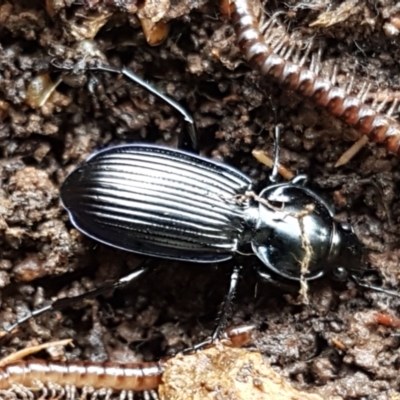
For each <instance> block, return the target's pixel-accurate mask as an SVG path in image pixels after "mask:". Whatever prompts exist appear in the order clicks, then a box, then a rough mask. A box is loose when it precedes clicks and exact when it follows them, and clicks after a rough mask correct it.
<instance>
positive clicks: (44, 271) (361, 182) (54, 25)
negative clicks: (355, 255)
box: [0, 0, 400, 399]
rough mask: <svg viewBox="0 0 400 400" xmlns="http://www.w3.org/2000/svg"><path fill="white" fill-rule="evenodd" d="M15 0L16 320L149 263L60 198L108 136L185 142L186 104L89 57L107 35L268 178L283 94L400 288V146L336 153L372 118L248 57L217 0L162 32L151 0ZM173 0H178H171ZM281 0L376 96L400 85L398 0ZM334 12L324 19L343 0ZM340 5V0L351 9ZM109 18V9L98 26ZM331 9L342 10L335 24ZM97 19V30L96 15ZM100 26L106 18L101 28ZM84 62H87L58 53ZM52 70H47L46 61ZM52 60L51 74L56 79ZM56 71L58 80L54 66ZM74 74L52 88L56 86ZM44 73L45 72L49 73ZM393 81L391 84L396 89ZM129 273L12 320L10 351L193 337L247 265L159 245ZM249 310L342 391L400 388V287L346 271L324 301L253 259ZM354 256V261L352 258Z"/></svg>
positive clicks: (174, 11)
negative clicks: (392, 321)
mask: <svg viewBox="0 0 400 400" xmlns="http://www.w3.org/2000/svg"><path fill="white" fill-rule="evenodd" d="M71 3H72V2H71V1H67V0H64V1H55V0H53V1H51V0H49V1H47V2H46V7H45V4H44V2H41V1H24V0H17V1H14V2H7V1H4V0H3V1H2V0H0V152H1V160H0V179H1V181H0V182H1V186H0V246H1V247H0V287H1V310H0V326H4V325H7V324H10V323H12V322H15V321H16V319H17V318H21V317H23V316H24V315H26V314H27V313H28V312H29V310H32V309H34V308H38V307H40V306H42V305H44V304H46V302H47V301H48V300H49V299H51V298H53V297H56V298H57V297H65V296H75V295H79V294H82V293H85V292H86V291H88V290H90V289H93V288H95V287H98V286H100V285H101V284H102V283H104V281H106V280H112V279H116V278H118V277H119V276H122V275H123V274H124V272H126V271H128V270H132V269H134V268H135V267H136V266H137V265H138V264H139V262H140V261H141V260H142V258H141V257H139V256H137V255H134V254H128V253H125V252H122V251H118V250H115V249H112V248H109V247H106V246H103V245H99V244H97V243H95V242H94V241H92V240H90V239H88V238H86V237H83V236H82V235H81V234H79V233H78V232H77V231H76V230H74V229H73V228H72V226H71V224H70V222H69V220H68V217H67V215H66V213H65V212H64V210H63V209H62V207H61V205H60V202H59V187H60V185H61V183H62V182H63V181H64V179H65V177H66V175H67V174H68V173H69V172H70V171H71V170H72V169H73V168H74V167H76V166H77V165H78V164H79V163H81V162H82V161H84V160H85V159H86V158H87V157H88V155H89V154H91V153H92V152H93V151H95V150H97V149H101V148H104V147H106V146H110V145H113V144H118V143H126V142H137V141H146V142H154V143H159V144H160V143H161V144H165V145H166V146H176V143H177V138H178V134H179V132H180V131H181V130H182V129H184V126H183V125H182V121H181V118H180V117H179V116H178V115H177V114H176V112H174V111H173V110H171V109H170V108H169V107H168V106H166V105H165V104H163V103H161V102H160V101H158V100H155V99H154V98H153V97H152V96H150V95H149V94H148V93H147V92H146V91H144V90H143V89H142V88H139V87H138V86H137V85H135V84H133V83H131V82H127V81H126V80H125V79H123V78H122V77H118V76H116V75H111V74H105V73H97V72H86V73H84V69H85V66H86V65H88V64H90V62H91V59H92V58H93V57H92V54H90V50H91V48H92V47H91V46H90V45H88V44H87V43H86V42H82V41H83V39H84V38H89V39H91V36H93V35H95V36H94V38H93V40H94V43H95V45H96V46H97V48H98V51H99V52H100V53H101V54H103V55H104V57H105V58H104V60H107V61H108V62H109V63H110V64H112V65H116V66H119V65H126V66H128V67H129V68H131V69H132V70H134V71H136V72H137V73H138V74H140V75H142V76H143V77H145V78H146V79H147V80H148V81H149V82H151V83H152V84H154V85H155V86H156V87H158V88H159V89H160V90H162V91H164V92H166V93H168V94H169V95H170V96H171V97H173V98H174V99H176V100H178V101H179V102H181V103H182V104H183V105H184V106H185V107H186V108H187V109H188V110H189V111H190V112H191V113H192V115H193V116H194V119H195V121H196V124H197V126H198V129H199V132H200V148H201V153H202V154H204V155H206V156H209V157H212V158H215V159H219V160H224V161H225V162H226V163H229V164H231V165H234V166H236V167H237V168H239V169H241V170H242V171H244V172H245V173H247V174H248V175H250V176H251V177H252V178H253V179H254V181H262V180H263V179H265V178H266V177H267V175H268V173H269V170H268V169H267V168H266V167H264V166H263V165H261V164H259V163H258V162H257V161H256V160H255V159H254V158H253V157H252V155H251V151H252V150H253V149H264V150H266V151H267V152H268V153H269V154H272V146H273V138H272V130H273V127H274V125H275V122H274V121H275V117H274V111H273V109H276V110H277V111H276V112H277V120H278V122H279V124H280V125H281V127H282V132H283V139H282V155H281V163H282V164H283V165H285V166H286V167H287V168H288V169H290V170H291V171H293V172H294V173H305V174H307V175H309V177H310V182H311V186H312V187H313V188H315V189H317V190H319V191H320V192H321V194H322V196H323V197H324V198H325V199H326V200H327V201H328V202H330V203H333V204H335V206H336V209H337V211H338V213H339V214H340V216H341V217H342V218H347V217H348V218H350V220H351V222H352V224H353V226H354V228H355V231H356V233H357V236H358V237H359V239H360V241H361V242H362V243H363V245H364V247H365V249H366V250H367V253H368V261H369V265H370V268H371V271H372V272H371V275H374V274H375V275H376V276H378V277H380V279H379V280H378V282H377V284H378V285H383V286H385V287H388V288H391V289H393V290H395V291H397V290H398V286H399V278H400V273H399V271H400V269H399V266H400V263H399V258H400V250H399V241H400V191H399V189H398V188H399V181H400V173H399V169H398V166H399V159H398V157H397V156H395V155H392V154H389V153H388V152H387V151H386V150H385V148H384V147H383V146H381V145H376V144H373V143H369V144H367V146H365V147H364V148H363V149H362V150H361V151H360V152H359V153H358V154H357V155H356V156H355V157H354V159H353V160H352V161H350V162H349V163H347V164H346V165H344V166H342V167H340V168H334V164H335V162H336V160H337V159H338V158H339V157H340V156H341V154H342V153H343V152H344V151H345V150H347V149H348V148H349V147H350V146H351V144H352V141H354V140H355V139H356V138H357V137H358V136H359V134H358V133H357V132H355V131H354V130H352V129H350V128H348V127H346V126H344V125H343V124H342V123H341V122H340V121H338V120H336V119H334V118H333V117H331V116H329V115H328V114H327V113H325V111H324V110H321V109H317V108H315V106H313V105H312V104H311V103H308V102H306V101H305V100H304V99H302V98H300V97H299V96H298V95H295V94H293V93H291V92H288V91H285V90H284V89H281V88H279V87H278V86H277V85H276V84H275V83H274V82H269V81H266V80H265V79H263V78H260V77H259V75H258V74H257V73H256V72H253V71H252V70H251V69H250V68H249V67H248V66H247V65H246V64H245V63H244V62H243V61H242V58H241V54H240V52H239V50H238V48H237V47H236V45H235V35H234V32H233V29H232V26H231V24H230V22H229V20H228V19H225V18H224V17H223V16H221V14H220V11H219V8H218V6H217V2H207V1H206V0H198V1H195V0H179V1H176V2H174V4H173V5H172V6H171V10H170V11H168V12H167V13H166V14H165V15H164V16H163V20H164V21H165V22H168V24H169V26H170V32H169V34H168V35H167V38H166V40H165V41H164V42H163V43H162V44H161V45H160V46H158V47H150V46H149V45H148V44H147V43H146V40H145V37H144V34H143V30H142V28H141V26H140V23H139V20H138V19H137V17H136V12H137V7H136V3H135V2H133V1H132V4H130V2H122V3H124V6H123V7H122V6H121V5H120V2H117V1H115V2H114V1H112V0H109V1H103V2H94V1H93V2H91V1H90V0H84V1H83V2H80V3H83V4H79V5H78V4H75V3H74V4H71ZM160 3H163V4H164V3H165V2H160ZM340 3H341V2H339V1H336V2H333V4H332V2H328V1H324V0H310V1H305V2H302V3H299V2H297V1H294V0H290V1H286V2H280V1H270V2H268V3H267V4H266V6H265V7H266V10H267V12H268V13H269V14H270V13H272V12H275V11H277V10H281V11H282V14H281V15H280V16H279V17H278V18H279V21H280V22H281V23H282V24H283V26H284V27H285V28H286V30H288V31H289V32H295V33H296V35H297V37H298V38H300V39H299V40H306V39H307V38H310V37H311V36H314V37H315V40H316V44H315V48H321V49H323V57H322V67H321V70H322V73H323V74H327V75H329V74H331V73H332V68H333V66H335V65H336V66H337V67H338V70H339V73H338V80H339V81H342V82H343V83H346V81H348V80H349V79H350V78H349V76H350V75H352V76H354V78H355V79H354V81H355V87H361V86H362V84H363V83H364V82H370V83H371V84H372V88H371V91H370V98H371V99H373V98H374V96H378V95H379V93H382V90H383V89H387V93H388V96H389V97H390V99H391V101H393V99H395V98H398V97H399V93H400V92H399V90H400V83H399V82H400V72H399V71H400V68H399V62H400V47H399V43H400V42H399V40H400V34H399V35H398V36H397V34H396V29H397V28H396V24H397V25H399V21H398V17H397V12H400V9H399V7H398V6H395V4H396V2H395V1H394V0H387V1H383V0H382V1H380V2H375V1H346V2H345V3H344V4H345V5H346V4H347V5H348V7H347V8H346V7H345V6H344V5H343V4H342V5H340ZM329 4H330V5H331V8H330V9H329V10H330V11H331V12H332V13H333V14H330V15H328V17H329V18H328V19H329V21H332V22H336V23H334V24H332V25H331V26H322V27H319V28H317V27H310V26H309V25H310V23H311V22H312V21H315V20H316V19H317V17H318V16H320V15H321V14H322V13H324V12H326V11H328V5H329ZM396 7H397V8H396ZM335 10H336V13H335ZM101 17H107V23H106V24H105V25H104V26H102V27H101V29H99V31H98V32H97V33H96V31H95V30H94V33H93V26H92V25H93V24H96V23H97V22H98V21H99V19H101ZM325 25H326V24H325ZM91 29H92V30H91ZM91 32H92V33H91ZM55 64H57V65H59V66H63V67H75V69H74V71H73V72H74V73H73V74H69V73H68V72H66V71H65V70H60V69H57V68H55V66H54V65H55ZM46 74H47V75H46ZM38 77H39V78H38ZM50 79H51V81H50ZM58 79H62V82H61V83H60V84H59V86H58V87H57V88H56V92H54V93H52V94H51V96H50V97H49V99H47V101H45V102H44V104H43V105H39V103H38V100H37V96H36V95H35V93H36V92H35V91H37V87H38V85H39V98H40V96H41V95H42V90H44V89H40V85H44V87H45V88H46V87H48V86H51V82H53V83H55V82H57V80H58ZM33 85H34V86H33ZM381 97H382V96H381ZM156 262H157V268H156V270H155V271H154V272H153V273H151V274H149V275H147V276H144V277H142V278H141V279H140V280H139V281H137V282H136V283H134V284H132V285H131V286H130V287H129V288H128V289H123V290H119V291H116V292H115V293H113V294H110V295H109V296H102V297H100V298H97V299H95V300H90V301H86V302H84V303H80V304H79V305H77V306H76V307H73V308H72V307H70V308H66V309H64V310H60V311H56V312H52V313H47V314H45V315H42V316H40V317H38V318H36V319H34V320H30V321H29V322H28V323H25V324H24V325H23V326H21V327H20V328H19V329H18V331H17V332H15V333H14V334H12V335H8V336H5V337H4V338H3V339H2V343H1V356H5V355H7V354H10V353H12V352H14V351H15V350H17V349H21V348H25V347H29V346H32V345H35V344H38V343H43V342H48V341H52V340H57V339H64V338H72V339H73V341H74V344H75V347H74V348H67V349H65V352H64V353H62V354H60V353H59V352H54V353H51V352H50V353H48V352H47V353H44V352H43V353H40V354H38V355H37V356H38V357H39V356H40V357H44V358H48V359H51V358H55V359H56V358H59V357H61V358H63V357H64V358H67V359H73V360H74V359H75V360H92V361H105V360H112V361H117V362H133V361H140V360H155V359H158V358H161V357H164V356H166V355H168V354H172V353H174V352H176V351H178V350H182V349H184V348H186V347H188V346H191V345H193V344H195V343H197V342H200V341H201V340H202V339H204V338H205V337H207V336H208V335H209V334H210V333H211V332H212V329H213V326H214V321H215V318H216V315H217V313H218V309H219V305H220V303H221V300H222V299H223V297H224V294H225V293H226V290H227V286H228V277H229V272H230V270H231V268H230V267H231V265H230V264H229V262H228V263H226V264H221V265H218V266H216V265H197V264H186V263H179V262H172V261H167V260H159V261H156ZM247 264H248V265H249V267H248V268H244V271H243V274H242V279H241V282H240V285H239V286H240V287H239V291H238V295H237V297H236V301H235V310H234V312H233V317H232V320H231V322H232V325H243V324H256V325H257V330H256V334H255V340H254V345H255V346H256V347H257V348H258V349H259V351H260V352H261V353H262V354H263V355H265V357H266V358H267V359H268V360H269V361H270V363H271V364H272V365H273V367H274V368H275V369H276V370H277V371H279V372H280V373H281V374H282V375H283V376H285V377H286V378H287V379H288V380H289V381H290V382H291V383H293V384H294V385H296V387H298V388H300V389H302V390H306V391H310V392H316V393H319V394H321V395H322V396H323V397H324V398H332V399H341V398H343V399H388V398H394V397H393V396H395V392H397V391H400V375H399V368H400V356H399V347H400V339H399V337H398V336H396V328H395V327H391V326H389V327H387V326H382V325H379V324H377V323H376V318H375V313H377V312H379V313H383V314H389V315H391V316H396V315H398V313H399V312H400V309H399V308H400V299H399V298H396V297H391V296H388V295H387V294H383V293H377V292H373V291H370V290H366V289H361V288H359V287H356V285H355V284H354V283H353V282H351V281H348V282H346V283H343V284H338V283H333V282H332V281H331V280H329V279H328V278H327V279H325V280H323V281H322V282H318V283H315V284H312V285H311V287H310V292H309V298H310V304H309V305H302V304H299V303H298V302H297V301H296V297H297V295H296V293H291V294H287V293H285V292H281V291H280V290H278V289H277V288H274V287H271V286H269V285H267V284H265V283H263V282H260V281H258V280H257V279H256V276H255V274H254V271H253V269H252V268H251V267H250V266H251V262H250V263H249V262H248V261H245V265H247ZM352 267H353V266H352Z"/></svg>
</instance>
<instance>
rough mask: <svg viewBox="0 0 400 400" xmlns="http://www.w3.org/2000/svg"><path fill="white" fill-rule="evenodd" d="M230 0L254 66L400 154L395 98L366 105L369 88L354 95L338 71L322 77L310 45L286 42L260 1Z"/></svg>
mask: <svg viewBox="0 0 400 400" xmlns="http://www.w3.org/2000/svg"><path fill="white" fill-rule="evenodd" d="M228 1H229V14H230V17H231V20H232V22H233V25H234V29H235V32H236V35H237V43H238V45H239V47H240V50H241V51H242V53H243V55H244V57H245V59H246V61H247V62H248V63H249V65H250V66H251V67H252V68H254V69H256V70H258V71H259V72H260V74H261V75H262V76H265V77H268V78H271V79H273V80H275V81H276V82H278V83H279V84H280V85H282V86H284V87H286V88H288V89H290V90H293V91H296V92H297V93H299V94H300V95H301V96H304V97H305V98H308V99H310V100H312V101H313V102H314V103H315V104H316V105H318V106H320V107H323V108H325V109H326V110H327V111H328V112H329V113H330V114H332V115H334V116H335V117H338V118H340V119H342V120H343V121H344V122H345V123H347V124H348V125H349V126H351V127H354V128H355V129H357V130H358V131H359V132H360V133H362V134H363V135H366V136H367V137H368V138H369V139H370V140H372V141H374V142H378V143H383V144H384V145H385V146H386V148H387V149H388V150H389V151H391V152H393V153H396V154H397V155H400V123H399V122H398V121H397V120H396V119H394V118H393V117H391V115H392V114H393V113H394V112H395V111H396V107H397V102H396V101H394V102H393V105H392V106H391V107H390V108H389V109H388V110H387V112H385V113H383V110H384V109H385V107H386V105H387V104H386V101H383V102H380V103H378V102H377V101H374V102H373V103H372V104H366V98H367V95H368V90H369V88H368V87H366V88H364V90H361V91H360V92H359V93H358V95H356V96H354V95H352V94H351V92H352V82H351V81H350V82H349V85H348V86H349V87H347V88H346V89H343V88H340V87H338V86H337V85H336V82H335V76H333V77H332V78H331V79H328V78H325V77H322V76H321V75H320V74H319V71H318V68H319V66H318V60H317V59H316V57H314V56H315V55H313V57H311V62H310V63H309V65H307V62H308V57H309V55H310V52H311V50H310V47H311V46H307V48H306V49H305V50H304V51H302V50H300V49H298V48H296V45H291V44H288V45H286V43H285V40H283V39H284V35H282V34H281V35H279V34H278V35H276V34H274V25H275V22H274V18H273V17H272V18H268V19H267V20H266V22H265V23H264V22H263V17H261V19H259V18H258V17H257V14H258V12H257V11H258V10H259V8H260V4H258V3H257V2H256V1H253V0H228ZM366 86H367V85H366Z"/></svg>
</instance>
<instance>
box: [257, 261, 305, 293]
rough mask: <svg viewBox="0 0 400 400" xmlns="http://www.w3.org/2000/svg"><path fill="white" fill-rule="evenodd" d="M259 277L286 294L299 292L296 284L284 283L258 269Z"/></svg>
mask: <svg viewBox="0 0 400 400" xmlns="http://www.w3.org/2000/svg"><path fill="white" fill-rule="evenodd" d="M256 272H257V275H258V276H259V277H260V278H261V279H262V280H263V281H264V282H266V283H269V284H270V285H272V286H275V287H277V288H279V289H281V290H284V291H285V292H297V291H298V290H299V288H298V285H296V284H294V283H289V282H284V281H282V280H281V279H279V278H275V277H273V276H272V275H271V274H269V273H267V272H265V271H264V270H262V269H261V268H258V267H256Z"/></svg>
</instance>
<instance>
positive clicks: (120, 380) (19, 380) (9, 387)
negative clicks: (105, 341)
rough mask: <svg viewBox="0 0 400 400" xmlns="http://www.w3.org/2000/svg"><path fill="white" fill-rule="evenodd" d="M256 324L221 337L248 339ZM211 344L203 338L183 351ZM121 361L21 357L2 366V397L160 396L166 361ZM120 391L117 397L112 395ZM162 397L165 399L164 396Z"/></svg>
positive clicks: (237, 342) (232, 342) (236, 343)
mask: <svg viewBox="0 0 400 400" xmlns="http://www.w3.org/2000/svg"><path fill="white" fill-rule="evenodd" d="M253 330H254V326H252V325H249V326H242V327H238V328H232V329H228V330H227V331H226V333H225V334H224V336H223V338H222V341H223V342H224V343H226V344H227V345H229V346H232V347H241V346H243V345H245V344H247V343H248V342H249V340H250V339H251V334H252V332H253ZM210 345H211V340H207V341H204V342H202V343H200V344H198V345H196V346H195V347H193V348H190V349H188V350H186V351H184V352H183V353H190V352H192V351H195V350H201V349H203V348H207V347H209V346H210ZM167 360H168V359H163V360H160V361H158V362H141V363H132V364H119V363H114V362H104V363H99V362H90V361H66V362H61V361H59V362H57V361H46V360H39V359H32V360H21V361H15V362H11V363H8V364H6V365H4V366H0V399H1V400H17V399H29V400H33V399H35V400H36V399H40V400H56V399H59V400H75V399H93V400H94V399H97V398H101V399H105V400H109V399H115V398H117V399H119V400H124V399H128V400H132V399H134V398H135V394H138V392H143V393H142V394H143V398H144V399H145V400H151V399H153V400H154V399H159V397H158V395H157V392H156V391H157V388H158V386H159V385H160V383H161V382H162V376H163V372H164V370H165V365H166V361H167ZM114 393H117V397H115V396H113V394H114ZM161 400H162V399H161Z"/></svg>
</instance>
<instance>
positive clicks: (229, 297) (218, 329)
mask: <svg viewBox="0 0 400 400" xmlns="http://www.w3.org/2000/svg"><path fill="white" fill-rule="evenodd" d="M240 270H241V267H237V266H236V267H234V268H233V271H232V274H231V277H230V284H229V290H228V293H227V294H226V297H225V299H224V302H223V303H222V306H221V310H220V312H219V316H218V319H217V325H216V326H215V328H214V332H213V333H212V335H211V341H212V342H214V341H215V340H217V339H220V337H221V334H222V333H223V331H224V328H225V326H226V323H227V320H228V318H229V314H230V311H231V306H232V301H233V298H234V297H235V293H236V288H237V284H238V281H239V276H240Z"/></svg>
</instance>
